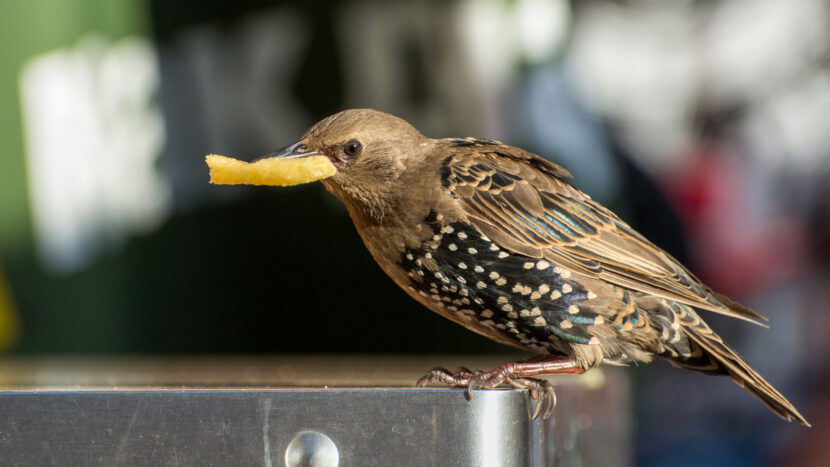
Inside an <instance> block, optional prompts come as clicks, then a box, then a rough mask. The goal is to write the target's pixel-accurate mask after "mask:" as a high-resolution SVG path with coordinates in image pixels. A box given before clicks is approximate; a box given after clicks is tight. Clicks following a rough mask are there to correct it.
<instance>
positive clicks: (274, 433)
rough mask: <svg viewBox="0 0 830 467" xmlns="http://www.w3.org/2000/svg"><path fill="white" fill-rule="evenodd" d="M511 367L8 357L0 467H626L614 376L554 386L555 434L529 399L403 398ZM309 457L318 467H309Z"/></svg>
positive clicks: (363, 360)
mask: <svg viewBox="0 0 830 467" xmlns="http://www.w3.org/2000/svg"><path fill="white" fill-rule="evenodd" d="M503 361H505V359H500V358H487V359H481V358H464V357H360V356H353V357H325V356H323V357H307V356H306V357H300V356H286V357H268V358H233V357H221V358H219V357H214V358H185V359H182V358H177V359H166V358H140V359H106V360H100V359H94V360H90V359H14V360H3V361H0V388H1V389H0V390H2V392H0V413H3V417H0V457H2V459H3V464H4V465H17V464H20V465H266V466H270V465H321V466H322V465H337V464H332V463H331V462H333V460H336V461H337V462H338V463H339V465H344V466H352V465H356V466H363V465H367V466H369V465H404V466H405V465H440V466H444V465H458V466H466V465H470V466H478V465H499V466H519V465H572V462H578V463H580V464H582V465H585V464H590V465H595V464H596V465H611V464H614V465H620V464H621V463H622V464H625V462H624V459H627V458H629V457H628V455H629V453H627V451H626V446H627V436H628V430H627V426H626V423H625V422H624V420H625V419H626V417H625V416H624V415H625V411H626V404H627V391H626V388H625V384H624V380H622V379H620V378H621V377H622V374H621V373H619V372H607V373H600V372H596V373H594V372H591V373H589V374H588V375H584V376H582V377H564V378H557V379H556V380H555V384H556V385H557V395H558V399H559V406H558V408H557V410H556V412H555V413H554V416H553V417H552V418H551V419H549V420H548V421H547V422H546V423H540V422H539V421H535V422H531V421H530V420H529V414H530V411H531V409H532V408H533V407H532V406H533V404H534V402H533V401H530V400H529V399H528V397H527V395H526V393H525V392H523V391H517V390H485V391H474V393H473V398H472V400H471V401H467V399H466V398H465V397H464V393H463V391H461V390H455V389H438V388H427V389H413V388H411V386H410V387H408V388H405V387H397V388H396V387H395V386H404V385H406V384H411V383H412V381H414V380H415V379H416V378H417V376H420V374H421V373H423V372H424V371H425V370H426V369H428V368H429V367H430V366H432V365H434V364H436V363H438V364H443V365H446V366H449V367H451V368H453V367H454V366H458V365H460V364H462V363H463V364H466V365H469V366H476V367H481V368H491V367H493V366H496V364H497V363H499V362H503ZM386 370H388V371H386ZM592 373H594V374H593V375H592ZM403 381H406V383H403ZM401 383H403V384H401ZM359 384H363V385H364V387H360V388H358V387H350V386H357V385H359ZM277 386H279V387H277ZM292 386H293V387H292ZM326 386H328V388H326ZM331 386H337V387H336V388H332V387H331ZM384 386H386V387H384ZM612 388H613V389H612ZM621 421H622V423H621ZM600 446H601V448H598V447H600ZM589 447H590V448H591V449H589ZM314 455H316V456H318V457H316V463H305V464H303V463H302V462H301V461H302V460H303V459H305V460H309V459H312V458H313V456H314ZM309 456H312V457H309ZM327 456H328V457H327ZM332 456H334V457H332ZM327 462H328V463H327Z"/></svg>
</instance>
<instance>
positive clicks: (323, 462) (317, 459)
mask: <svg viewBox="0 0 830 467" xmlns="http://www.w3.org/2000/svg"><path fill="white" fill-rule="evenodd" d="M339 463H340V453H339V452H338V451H337V445H335V444H334V441H332V440H331V438H329V437H328V436H326V435H324V434H323V433H319V432H317V431H305V432H303V433H300V434H299V435H297V436H296V437H295V438H294V439H292V440H291V442H290V443H288V448H286V450H285V465H286V466H288V467H337V464H339Z"/></svg>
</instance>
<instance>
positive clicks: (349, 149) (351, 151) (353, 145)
mask: <svg viewBox="0 0 830 467" xmlns="http://www.w3.org/2000/svg"><path fill="white" fill-rule="evenodd" d="M361 149H363V145H361V144H360V141H357V140H354V139H353V140H351V141H349V142H348V143H346V144H345V145H344V146H343V152H344V153H346V155H347V156H349V157H354V156H356V155H358V154H360V150H361Z"/></svg>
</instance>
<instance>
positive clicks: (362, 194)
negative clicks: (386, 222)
mask: <svg viewBox="0 0 830 467" xmlns="http://www.w3.org/2000/svg"><path fill="white" fill-rule="evenodd" d="M429 141H430V140H429V139H428V138H426V137H425V136H424V135H422V134H421V133H420V132H418V130H416V129H415V128H414V127H413V126H412V125H410V124H409V123H407V122H406V121H405V120H402V119H400V118H398V117H395V116H393V115H390V114H387V113H385V112H380V111H377V110H371V109H350V110H344V111H342V112H340V113H337V114H334V115H332V116H330V117H327V118H325V119H324V120H321V121H320V122H318V123H317V124H315V125H314V126H312V127H311V128H310V129H309V130H308V131H306V133H305V134H304V135H303V136H302V138H301V139H300V140H299V141H297V142H295V143H293V144H291V145H289V146H286V147H285V148H282V149H280V150H278V151H277V152H275V153H273V154H270V155H268V156H265V158H291V159H296V158H303V157H309V156H320V155H322V156H326V157H327V158H328V159H329V161H330V162H331V164H332V165H333V166H334V167H335V168H336V171H335V172H334V174H333V175H331V176H329V177H327V178H324V179H322V182H323V184H324V185H325V186H326V188H327V189H328V190H329V191H331V192H332V193H333V194H334V195H335V196H337V197H338V198H340V200H341V201H343V203H345V204H346V206H347V207H348V208H349V209H350V211H354V210H355V209H359V210H362V211H364V213H365V214H366V215H368V216H371V217H373V218H382V217H383V214H384V212H385V211H386V210H387V209H388V208H389V204H390V203H392V202H394V200H393V199H391V196H393V194H394V193H397V192H399V190H398V188H399V184H400V183H401V176H402V174H404V172H405V171H406V170H407V169H409V168H412V167H413V166H414V165H417V163H418V162H419V160H420V158H421V157H422V151H420V150H419V149H420V148H425V147H426V146H427V145H428V144H429ZM353 214H354V212H353Z"/></svg>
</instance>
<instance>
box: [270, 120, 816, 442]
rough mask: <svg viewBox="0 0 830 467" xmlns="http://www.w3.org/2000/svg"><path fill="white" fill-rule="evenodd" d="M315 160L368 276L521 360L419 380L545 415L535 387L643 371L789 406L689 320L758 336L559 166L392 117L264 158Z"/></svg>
mask: <svg viewBox="0 0 830 467" xmlns="http://www.w3.org/2000/svg"><path fill="white" fill-rule="evenodd" d="M310 156H325V157H327V158H328V160H329V161H330V162H331V164H332V165H333V166H334V167H335V168H336V171H334V174H333V175H330V176H327V177H325V178H323V179H322V180H321V182H322V184H323V185H324V186H325V188H326V189H327V190H328V191H329V192H331V193H332V194H333V195H334V196H335V197H337V198H338V199H339V200H340V201H342V202H343V204H345V206H346V208H347V210H348V212H349V215H350V217H351V219H352V220H353V222H354V225H355V227H356V229H357V231H358V233H359V235H360V237H361V239H362V240H363V243H364V244H365V246H366V248H367V249H368V250H369V252H370V254H371V255H372V257H373V258H374V260H375V261H376V262H377V263H378V265H379V266H380V268H381V269H382V270H383V271H384V272H385V273H386V274H387V275H388V276H389V277H390V278H391V279H392V280H393V281H394V282H395V283H396V284H397V285H398V286H400V288H401V289H403V291H404V292H406V293H407V294H409V296H410V297H412V298H413V299H415V300H416V301H418V302H419V303H421V304H422V305H424V306H425V307H426V308H428V309H430V310H432V311H434V312H436V313H438V314H439V315H441V316H443V317H445V318H447V319H449V320H450V321H453V322H455V323H457V324H460V325H462V326H464V327H465V328H467V329H469V330H471V331H474V332H476V333H478V334H480V335H483V336H485V337H487V338H490V339H492V340H494V341H496V342H499V343H502V344H506V345H509V346H512V347H516V348H519V349H522V350H524V351H527V352H530V353H532V354H533V355H534V356H533V357H531V358H529V359H524V360H519V361H514V362H508V363H505V364H504V365H501V366H499V367H498V368H495V369H493V370H489V371H480V370H475V371H472V370H469V369H467V368H460V369H459V370H458V371H456V372H451V371H448V370H446V369H444V368H434V369H432V370H430V372H429V373H427V375H425V376H424V378H422V379H421V380H419V382H418V385H423V384H425V383H427V382H430V381H433V382H443V383H446V384H449V385H451V386H455V387H464V388H466V389H467V394H468V397H469V396H470V395H471V394H472V393H471V391H472V389H484V388H495V387H498V386H502V385H507V386H511V387H515V388H525V389H528V390H529V391H530V395H531V396H532V397H534V398H537V399H539V400H540V403H539V404H538V406H537V413H535V414H534V415H533V417H534V418H535V417H536V415H537V414H538V410H539V408H540V407H542V406H543V405H545V404H543V403H542V402H544V401H548V402H547V407H546V408H545V409H544V410H545V411H548V410H550V409H551V408H552V404H553V403H554V402H553V401H554V400H555V399H553V397H555V394H553V391H552V388H551V386H550V383H548V382H547V381H545V380H542V379H539V378H538V377H539V376H542V375H549V374H559V373H574V374H579V373H584V372H585V371H588V370H590V369H592V368H595V367H597V366H598V365H600V364H612V365H631V364H639V363H648V362H650V361H652V360H653V359H654V358H655V357H657V358H660V359H664V360H668V361H669V362H671V363H672V364H674V365H675V366H678V367H681V368H685V369H689V370H695V371H699V372H702V373H707V374H711V375H726V376H728V377H730V378H731V379H732V380H733V381H734V382H735V383H737V384H738V385H739V386H741V387H743V388H744V389H745V390H747V391H748V392H749V393H751V394H752V395H753V396H755V397H757V398H758V399H760V400H761V401H762V402H763V403H764V404H766V405H767V407H769V408H770V409H771V410H772V411H773V412H774V413H775V414H777V415H778V416H780V417H782V418H783V419H785V420H787V421H793V420H795V421H798V422H800V423H801V424H803V425H805V426H810V425H809V423H808V422H807V420H806V419H805V418H804V416H802V415H801V413H799V411H798V410H797V409H796V408H795V406H794V405H793V404H792V403H790V401H788V400H787V399H786V398H785V397H784V396H783V395H782V394H781V393H780V392H778V391H777V390H776V389H775V388H774V387H773V386H772V385H771V384H770V383H769V382H767V380H765V379H764V378H763V377H762V376H761V375H760V374H759V373H758V372H757V371H755V370H754V369H753V368H752V367H751V366H750V365H749V364H748V363H746V362H745V361H744V360H743V359H742V358H741V357H740V356H739V355H738V353H737V352H735V351H734V350H733V349H732V348H731V347H729V346H728V345H727V344H726V343H725V342H724V340H723V339H722V338H721V337H720V336H719V335H718V334H717V333H716V332H715V331H714V330H713V329H712V328H711V327H710V326H709V325H708V324H707V323H706V322H705V321H704V320H703V318H702V317H701V314H702V313H703V312H711V313H716V314H721V315H726V316H729V317H732V318H737V319H741V320H745V321H749V322H751V323H755V324H759V325H762V326H766V325H765V324H764V322H765V321H767V319H766V318H765V317H763V316H761V315H759V314H757V313H755V312H754V311H752V310H750V309H749V308H747V307H745V306H743V305H741V304H739V303H737V302H735V301H733V300H731V299H730V298H728V297H726V296H724V295H721V294H718V293H716V292H714V291H713V290H712V289H711V288H709V287H708V286H706V285H705V284H703V283H702V282H701V281H700V280H699V279H698V278H697V277H695V276H694V274H693V273H692V272H690V271H689V269H687V268H686V267H685V266H683V265H682V264H680V262H678V261H677V260H676V259H674V258H673V257H672V256H671V255H670V254H668V253H667V252H665V251H663V250H662V249H660V248H659V247H657V246H656V245H654V244H653V243H651V242H650V241H649V240H648V239H646V238H645V237H644V236H643V235H641V234H640V233H638V232H637V231H636V230H634V229H633V228H632V227H631V226H629V225H628V224H627V223H626V222H625V221H623V220H622V219H621V218H620V217H619V216H617V215H616V214H614V213H613V212H611V211H610V210H609V209H608V208H606V207H604V206H602V205H601V204H600V203H598V202H596V201H594V200H593V199H592V198H591V197H590V196H589V195H587V194H585V193H583V192H582V191H580V190H578V189H577V188H575V187H574V186H573V185H571V184H570V183H569V181H568V180H569V179H570V177H571V175H570V173H569V172H568V171H567V170H566V169H565V168H563V167H561V166H559V165H557V164H555V163H554V162H551V161H549V160H547V159H545V158H543V157H540V156H538V155H536V154H533V153H531V152H528V151H525V150H523V149H520V148H518V147H514V146H509V145H506V144H503V143H501V142H499V141H495V140H490V139H483V138H471V137H468V138H441V139H432V138H429V137H426V136H424V135H423V134H421V132H419V131H418V130H417V129H416V128H415V127H414V126H412V125H411V124H409V123H408V122H406V121H405V120H403V119H401V118H398V117H396V116H393V115H391V114H388V113H385V112H382V111H378V110H373V109H349V110H344V111H341V112H339V113H336V114H334V115H331V116H329V117H327V118H325V119H323V120H321V121H320V122H318V123H316V124H315V125H313V126H312V127H311V128H310V129H308V130H307V131H306V133H305V134H304V135H302V137H301V138H300V140H299V141H297V142H295V143H293V144H290V145H288V146H286V147H285V148H283V149H281V150H278V151H276V152H274V153H272V154H269V155H267V156H264V157H265V158H290V159H297V158H303V157H310Z"/></svg>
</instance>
